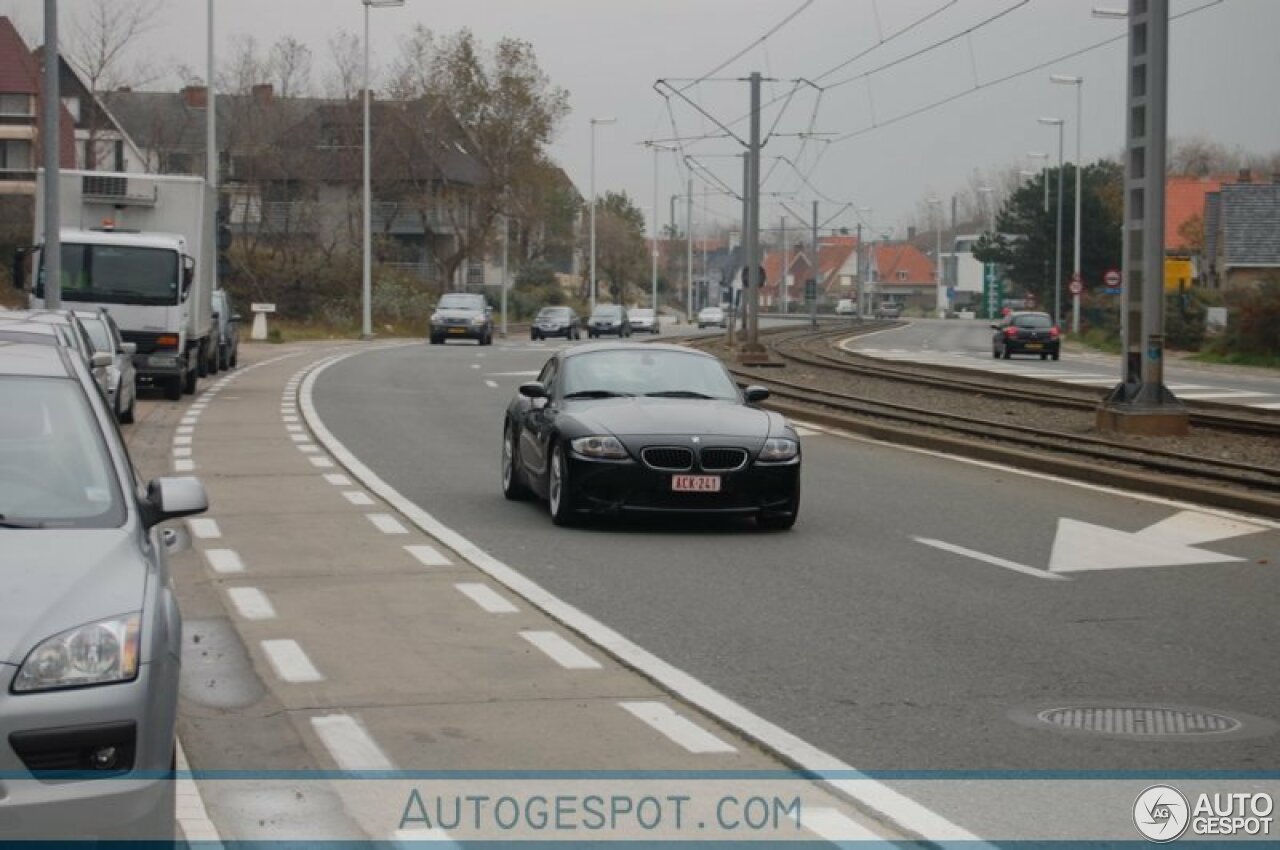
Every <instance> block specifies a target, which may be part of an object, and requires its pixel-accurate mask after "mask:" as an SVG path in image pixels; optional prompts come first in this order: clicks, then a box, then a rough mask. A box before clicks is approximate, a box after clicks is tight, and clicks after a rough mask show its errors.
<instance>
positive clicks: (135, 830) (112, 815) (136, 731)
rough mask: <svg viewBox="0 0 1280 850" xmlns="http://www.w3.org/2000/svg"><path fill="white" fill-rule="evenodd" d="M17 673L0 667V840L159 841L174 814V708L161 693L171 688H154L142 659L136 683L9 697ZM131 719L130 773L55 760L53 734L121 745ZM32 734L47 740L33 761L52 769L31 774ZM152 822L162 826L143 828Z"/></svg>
mask: <svg viewBox="0 0 1280 850" xmlns="http://www.w3.org/2000/svg"><path fill="white" fill-rule="evenodd" d="M16 672H17V671H16V670H15V669H14V668H12V667H0V688H2V689H3V690H0V842H6V841H11V840H16V839H20V838H57V839H74V838H87V837H97V836H104V835H105V836H117V835H126V836H134V837H137V838H140V839H148V838H149V839H152V840H155V839H160V838H163V837H164V834H163V829H164V828H165V826H166V825H167V826H169V827H170V828H171V823H170V824H166V823H165V821H166V820H171V818H170V817H168V816H167V814H166V812H167V810H166V808H165V807H166V806H169V805H170V804H171V800H172V796H173V779H172V777H171V776H170V774H169V767H170V760H171V758H172V754H173V728H174V721H175V717H176V713H177V705H176V699H171V698H170V696H168V695H166V693H162V692H167V693H168V694H173V693H174V690H173V688H169V687H158V684H159V683H156V682H154V681H153V679H152V678H151V677H152V676H153V675H155V671H154V670H153V669H152V665H149V664H144V665H142V667H141V668H140V670H139V673H138V678H137V679H136V680H134V681H133V682H127V683H123V684H118V685H101V686H98V687H94V688H81V689H75V690H66V691H54V692H50V693H41V694H13V693H10V692H9V686H10V679H12V677H13V675H15V674H16ZM161 675H168V673H164V674H161ZM175 675H176V674H175ZM129 726H131V727H132V730H133V731H132V734H131V736H128V737H130V738H131V740H132V744H133V761H132V769H131V770H129V771H127V772H114V773H113V772H110V771H104V772H103V774H102V775H101V776H99V775H95V774H94V773H93V772H91V771H85V770H82V769H76V768H65V767H62V766H64V765H66V764H68V761H67V759H66V758H63V757H62V756H60V755H59V753H58V752H57V751H58V749H59V748H58V746H57V742H58V741H67V742H71V746H72V747H74V746H76V745H77V744H83V743H85V742H86V741H92V740H96V736H99V735H102V734H107V735H108V737H107V738H104V740H113V741H120V742H121V743H122V747H124V746H127V745H126V744H124V743H123V742H124V737H122V736H121V733H120V730H121V729H122V728H125V727H129ZM99 730H109V731H108V732H100V731H99ZM33 733H34V734H33ZM32 737H43V738H45V739H46V742H45V749H46V750H47V752H46V753H44V754H42V755H41V756H40V759H41V760H40V762H39V763H41V764H48V765H56V766H58V768H56V769H52V772H43V771H42V772H40V773H39V774H33V773H32V771H31V769H29V768H28V766H27V763H26V761H24V757H23V756H25V758H26V759H27V760H31V761H32V762H33V763H37V762H36V761H35V760H34V759H33V756H32V754H31V752H30V739H31V738H32ZM50 739H51V740H52V742H53V743H54V746H53V747H52V748H51V749H50V747H49V741H50ZM20 750H21V751H22V752H23V756H20V755H19V751H20ZM37 769H38V768H37ZM62 770H65V771H67V772H60V771H62ZM157 823H158V824H159V826H158V828H159V829H160V830H161V832H160V833H158V834H151V833H149V832H148V831H147V830H154V829H156V828H157Z"/></svg>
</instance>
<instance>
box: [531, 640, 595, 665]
mask: <svg viewBox="0 0 1280 850" xmlns="http://www.w3.org/2000/svg"><path fill="white" fill-rule="evenodd" d="M520 637H522V638H524V639H525V640H527V641H529V643H531V644H533V645H534V646H536V647H537V648H538V649H541V650H542V651H543V652H545V653H546V654H547V655H548V656H549V657H550V658H551V660H552V661H554V662H555V663H557V664H559V665H560V666H561V667H563V668H565V669H566V670H599V669H600V662H598V661H596V660H595V659H594V658H592V657H591V656H590V655H587V654H586V653H585V652H583V651H582V650H580V649H578V648H577V647H576V646H574V645H573V644H571V643H569V641H567V640H565V639H564V638H563V637H561V636H560V635H558V634H556V633H555V632H537V631H526V632H521V633H520Z"/></svg>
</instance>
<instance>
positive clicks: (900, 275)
mask: <svg viewBox="0 0 1280 850" xmlns="http://www.w3.org/2000/svg"><path fill="white" fill-rule="evenodd" d="M906 279H907V273H906V272H904V271H899V272H898V280H902V281H905V280H906Z"/></svg>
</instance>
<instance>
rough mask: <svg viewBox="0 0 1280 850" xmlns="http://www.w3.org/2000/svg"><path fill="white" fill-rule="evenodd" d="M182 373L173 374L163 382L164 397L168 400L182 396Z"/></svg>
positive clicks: (175, 399) (174, 399)
mask: <svg viewBox="0 0 1280 850" xmlns="http://www.w3.org/2000/svg"><path fill="white" fill-rule="evenodd" d="M182 381H183V377H182V375H175V376H174V377H172V378H170V379H169V380H167V381H165V382H164V397H165V398H167V399H169V401H177V400H178V399H180V398H182Z"/></svg>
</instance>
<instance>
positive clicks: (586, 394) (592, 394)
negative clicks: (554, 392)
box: [565, 390, 635, 398]
mask: <svg viewBox="0 0 1280 850" xmlns="http://www.w3.org/2000/svg"><path fill="white" fill-rule="evenodd" d="M634 397H635V393H617V392H614V391H613V390H578V391H577V392H576V393H567V394H566V395H565V398H634Z"/></svg>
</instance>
